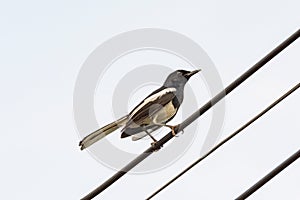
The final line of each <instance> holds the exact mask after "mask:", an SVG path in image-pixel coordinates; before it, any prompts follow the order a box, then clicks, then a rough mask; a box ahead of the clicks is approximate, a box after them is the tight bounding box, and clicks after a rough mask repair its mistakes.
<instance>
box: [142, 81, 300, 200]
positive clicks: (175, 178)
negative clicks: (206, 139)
mask: <svg viewBox="0 0 300 200" xmlns="http://www.w3.org/2000/svg"><path fill="white" fill-rule="evenodd" d="M299 87H300V83H298V84H297V85H296V86H295V87H293V88H292V89H291V90H289V91H288V92H287V93H285V94H284V95H283V96H281V97H280V98H279V99H277V100H276V101H275V102H273V103H272V104H271V105H269V106H268V107H267V108H265V109H264V110H263V111H262V112H260V113H259V114H258V115H256V116H255V117H253V118H252V119H251V120H250V121H248V122H247V123H246V124H244V125H243V126H242V127H241V128H239V129H238V130H236V131H235V132H233V133H232V134H231V135H229V136H228V137H227V138H225V139H224V140H222V141H221V142H220V143H219V144H217V145H216V146H215V147H213V148H212V149H211V150H210V151H208V152H207V153H206V154H204V155H203V156H201V157H200V158H199V159H197V160H196V161H195V162H193V163H192V164H191V165H189V166H188V167H187V168H185V169H184V170H183V171H182V172H180V173H179V174H178V175H177V176H175V177H174V178H173V179H171V180H170V181H169V182H167V183H166V184H165V185H163V186H162V187H160V188H159V189H158V190H157V191H155V192H154V193H153V194H152V195H151V196H149V197H148V198H147V200H149V199H151V198H153V197H154V196H155V195H157V194H158V193H159V192H161V191H162V190H164V189H165V188H166V187H168V186H169V185H170V184H171V183H173V182H174V181H176V180H177V179H178V178H179V177H181V176H182V175H183V174H185V173H186V172H187V171H189V170H190V169H192V168H193V167H194V166H195V165H197V164H198V163H199V162H201V161H202V160H204V159H205V158H206V157H208V156H209V155H210V154H212V153H213V152H214V151H216V150H217V149H218V148H220V147H221V146H222V145H223V144H225V143H226V142H228V141H229V140H230V139H232V138H233V137H234V136H236V135H238V134H239V133H240V132H241V131H242V130H244V129H245V128H247V127H248V126H249V125H251V124H252V123H253V122H254V121H256V120H257V119H259V118H260V117H261V116H263V115H264V114H266V113H267V112H268V111H269V110H271V109H272V108H273V107H274V106H276V105H277V104H278V103H280V102H281V101H282V100H283V99H285V98H286V97H287V96H289V95H290V94H292V93H293V92H294V91H296V90H297V89H298V88H299Z"/></svg>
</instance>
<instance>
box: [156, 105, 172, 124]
mask: <svg viewBox="0 0 300 200" xmlns="http://www.w3.org/2000/svg"><path fill="white" fill-rule="evenodd" d="M176 112H177V108H175V106H174V105H173V103H172V101H170V102H169V103H168V104H166V105H165V106H164V107H163V108H162V109H160V110H159V111H158V112H157V113H155V115H154V116H153V122H154V123H164V122H166V121H168V120H169V119H170V118H172V117H173V116H174V115H175V114H176Z"/></svg>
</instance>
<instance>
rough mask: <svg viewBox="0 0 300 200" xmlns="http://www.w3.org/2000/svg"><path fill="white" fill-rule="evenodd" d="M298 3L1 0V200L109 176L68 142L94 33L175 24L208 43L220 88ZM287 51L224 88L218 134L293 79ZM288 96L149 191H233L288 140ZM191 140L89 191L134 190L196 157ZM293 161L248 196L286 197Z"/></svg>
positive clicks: (292, 55)
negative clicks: (170, 156)
mask: <svg viewBox="0 0 300 200" xmlns="http://www.w3.org/2000/svg"><path fill="white" fill-rule="evenodd" d="M299 6H300V3H299V1H277V2H275V1H258V0H255V1H247V2H245V1H226V2H225V1H224V2H221V1H219V2H217V1H210V2H209V3H208V2H203V1H184V2H183V1H181V2H180V1H174V0H173V1H164V2H161V1H147V2H144V1H143V2H142V1H127V2H126V3H125V2H124V1H115V2H100V1H98V2H95V1H64V2H62V1H48V2H42V1H32V0H29V1H6V2H4V1H2V2H1V3H0V23H1V27H0V30H1V31H0V34H1V37H0V44H1V45H0V54H1V59H0V66H1V72H0V81H1V84H0V90H1V100H0V101H1V104H0V108H1V114H0V119H1V122H2V123H1V140H2V148H1V151H0V152H1V154H0V155H1V171H0V177H1V179H0V184H1V185H0V186H1V198H2V199H79V198H80V197H83V196H84V195H85V194H87V193H88V192H90V191H91V190H92V189H94V188H95V187H96V186H98V185H99V184H101V183H102V182H103V181H105V180H106V179H107V178H109V177H110V176H111V175H113V174H114V171H113V170H111V169H108V168H106V167H104V166H102V165H101V164H100V163H98V162H97V161H95V160H94V159H93V158H92V157H91V156H90V155H89V154H88V153H87V152H81V151H79V148H78V146H77V145H78V142H79V138H78V134H77V132H76V129H75V125H74V120H73V108H72V106H73V102H72V97H73V96H72V95H73V89H74V83H75V80H76V77H77V74H78V72H79V70H80V67H81V64H82V63H83V62H84V60H85V59H86V58H87V56H88V55H89V54H90V53H91V52H92V51H93V50H94V49H95V48H96V47H97V46H98V45H100V44H101V43H102V42H104V41H105V40H107V39H109V38H110V37H112V36H114V35H116V34H119V33H121V32H124V31H129V30H133V29H138V28H145V27H154V28H163V29H169V30H173V31H176V32H179V33H182V34H184V35H186V36H188V37H190V38H191V39H193V40H194V41H196V42H197V43H198V44H199V45H201V47H202V48H203V49H204V50H205V51H206V52H207V53H208V55H209V56H210V57H211V59H212V60H213V62H214V63H215V65H216V67H217V69H218V71H219V73H220V75H221V77H222V80H223V83H224V86H226V85H228V84H229V83H230V82H231V81H233V80H234V79H235V78H236V77H237V76H238V75H240V74H241V73H243V72H244V71H246V70H247V69H248V68H249V67H250V66H252V65H253V64H254V63H255V62H257V61H258V60H259V59H260V58H261V57H262V56H264V55H265V54H266V53H268V52H269V51H270V50H271V49H273V48H274V47H275V46H277V45H278V44H279V43H280V42H281V41H283V40H284V39H285V38H287V37H288V36H289V35H290V34H292V33H293V32H295V31H296V30H297V29H298V28H299V25H300V16H299ZM299 53H300V41H299V40H298V41H296V42H295V43H294V44H292V45H291V46H290V47H288V48H287V49H286V50H285V51H284V52H283V53H281V54H280V55H279V56H277V57H276V58H275V59H274V60H272V61H271V62H270V63H268V64H267V66H266V67H265V68H263V69H262V70H261V71H259V72H258V73H257V74H255V75H254V76H253V77H251V78H250V79H249V80H248V81H246V82H245V83H244V84H243V85H242V86H240V87H239V88H238V89H237V90H235V91H234V92H233V93H232V94H230V95H229V96H228V97H226V120H225V124H224V128H223V132H222V138H224V137H226V136H227V135H228V134H230V133H231V132H232V131H234V130H236V129H237V128H238V127H240V126H241V125H242V124H243V123H245V122H246V121H247V120H249V119H250V118H251V117H253V116H254V115H256V114H257V113H258V112H260V111H261V110H262V109H263V108H265V107H266V106H267V105H269V104H270V103H271V102H272V101H273V100H274V99H276V98H278V97H279V96H281V95H282V94H283V93H285V92H286V91H287V90H288V89H290V88H291V87H293V86H294V85H296V84H297V83H298V82H299V76H300V68H299V64H300V58H299ZM193 81H195V83H196V80H192V81H191V86H193ZM299 101H300V93H299V91H297V92H296V93H295V94H293V95H292V96H290V97H289V98H288V99H286V100H285V101H284V102H283V103H281V105H280V106H278V107H276V108H275V109H274V110H272V111H271V112H269V113H268V114H267V115H265V116H264V117H263V118H261V120H259V121H257V122H256V123H255V124H253V125H252V126H251V127H249V128H248V129H247V130H245V131H243V132H242V135H241V136H239V137H237V138H235V139H234V140H232V141H231V142H229V143H228V144H226V145H225V146H224V147H222V148H221V149H220V150H218V151H217V152H216V153H214V154H213V155H212V156H210V157H209V158H208V159H206V160H205V161H204V162H203V163H202V164H200V165H198V166H197V167H195V168H194V169H193V170H191V171H190V172H189V173H187V174H186V175H184V176H183V177H182V178H181V179H180V180H178V181H177V182H176V183H175V184H172V185H171V186H170V187H168V188H167V189H166V190H165V191H164V192H162V193H161V194H159V195H158V196H157V197H156V199H171V198H174V199H180V198H183V197H187V196H188V197H189V199H200V198H202V199H233V198H234V197H236V196H237V195H239V194H240V193H241V192H243V191H244V190H245V189H248V187H249V186H251V185H252V184H253V183H254V182H256V181H257V180H258V179H259V178H261V177H262V176H263V175H265V174H266V173H267V172H269V171H270V170H271V169H273V168H274V167H275V166H277V165H278V164H279V163H281V162H282V161H283V160H284V159H286V158H287V157H288V156H290V155H291V154H292V153H294V152H295V151H297V150H298V148H299V146H300V143H299V141H300V135H299V134H300V132H299V131H300V125H299V119H300V114H299V113H300V106H299ZM203 102H205V99H204V100H203ZM203 102H202V103H203ZM200 103H201V102H200ZM97 106H99V105H97ZM96 112H97V111H96ZM207 115H208V116H209V114H207ZM204 118H205V116H203V117H202V118H201V119H202V120H204V121H205V119H204ZM99 123H101V122H99ZM200 126H201V125H200ZM203 126H205V125H203ZM199 129H201V127H199ZM115 134H118V133H115ZM198 134H199V135H200V134H201V131H199V133H198ZM182 137H183V136H182ZM199 137H200V136H199ZM176 139H178V140H179V139H180V137H179V138H176ZM124 142H127V143H128V145H134V143H132V142H131V141H130V140H124ZM197 145H198V146H197ZM200 145H201V141H200V140H196V141H195V143H194V144H193V146H192V148H191V149H190V150H189V151H188V152H187V153H186V154H185V155H184V157H183V158H181V159H180V160H178V161H177V162H176V163H175V164H173V165H172V166H170V167H168V168H166V169H164V170H161V171H159V172H156V173H151V174H146V175H126V176H125V177H123V178H122V179H120V180H119V181H118V182H117V183H115V184H114V185H113V186H112V187H110V188H109V189H107V190H106V191H105V192H103V194H102V195H101V196H99V197H98V199H120V198H126V199H127V198H131V199H144V198H145V197H147V196H148V195H149V194H151V192H153V191H154V190H155V189H157V188H158V187H159V186H161V185H162V184H163V183H165V182H166V181H167V180H169V179H170V178H172V177H173V176H174V175H175V174H177V173H178V172H179V171H181V170H182V169H183V167H185V166H187V165H188V163H191V162H192V161H193V160H194V159H196V158H197V157H198V156H199V152H200V147H199V146H200ZM145 148H146V147H145ZM299 169H300V161H297V162H295V163H294V164H293V165H291V166H290V167H289V168H287V169H286V170H285V171H284V172H282V173H281V174H280V175H279V176H277V177H276V178H275V179H273V180H272V181H270V182H269V183H268V184H267V185H265V186H264V187H263V188H262V189H260V190H259V191H258V192H256V193H255V194H254V195H253V196H252V197H251V198H249V199H283V198H284V199H296V198H298V197H299V196H300V190H299V185H300V170H299ZM101 197H102V198H101Z"/></svg>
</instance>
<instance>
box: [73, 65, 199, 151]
mask: <svg viewBox="0 0 300 200" xmlns="http://www.w3.org/2000/svg"><path fill="white" fill-rule="evenodd" d="M200 71H201V69H197V70H193V71H187V70H176V71H174V72H172V73H171V74H169V75H168V77H167V78H166V80H165V82H164V83H163V85H162V86H161V87H160V88H158V89H157V90H155V91H153V92H152V93H151V94H149V95H148V96H147V97H146V98H145V99H144V100H143V101H141V102H140V103H139V104H138V105H137V106H136V107H135V108H133V109H132V111H131V112H129V114H127V115H125V116H123V117H121V118H119V119H117V120H116V121H114V122H112V123H110V124H107V125H105V126H103V127H102V128H100V129H98V130H96V131H94V132H92V133H91V134H89V135H87V136H86V137H84V138H83V139H82V140H81V141H80V142H79V146H80V149H81V150H84V149H86V148H87V147H89V146H91V145H92V144H94V143H95V142H97V141H99V140H100V139H102V138H104V137H105V136H107V135H108V134H110V133H112V132H114V131H115V130H117V129H119V128H122V130H121V138H126V137H129V136H132V140H133V141H135V140H139V139H141V138H143V137H145V136H147V135H148V136H150V137H151V139H152V140H153V142H152V143H151V145H155V143H156V142H157V140H156V139H155V138H154V137H153V136H152V135H151V133H152V132H153V131H155V130H157V129H159V128H161V127H168V128H170V129H171V131H172V135H173V136H175V135H176V133H175V129H176V126H172V125H168V124H167V123H168V122H169V121H170V120H172V119H173V118H174V117H175V115H176V113H177V111H178V109H179V107H180V105H181V104H182V102H183V97H184V87H185V85H186V83H187V82H188V80H189V79H190V78H191V77H192V76H193V75H195V74H197V73H198V72H200Z"/></svg>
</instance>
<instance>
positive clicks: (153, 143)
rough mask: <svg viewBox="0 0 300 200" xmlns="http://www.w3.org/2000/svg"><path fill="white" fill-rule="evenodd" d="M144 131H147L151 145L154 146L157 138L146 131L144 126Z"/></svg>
mask: <svg viewBox="0 0 300 200" xmlns="http://www.w3.org/2000/svg"><path fill="white" fill-rule="evenodd" d="M144 131H145V133H147V135H149V136H150V138H151V139H152V140H153V142H152V143H151V145H152V146H154V145H155V144H156V142H157V140H156V139H155V138H154V137H153V136H152V135H151V134H150V133H149V132H148V131H147V129H145V128H144Z"/></svg>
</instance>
